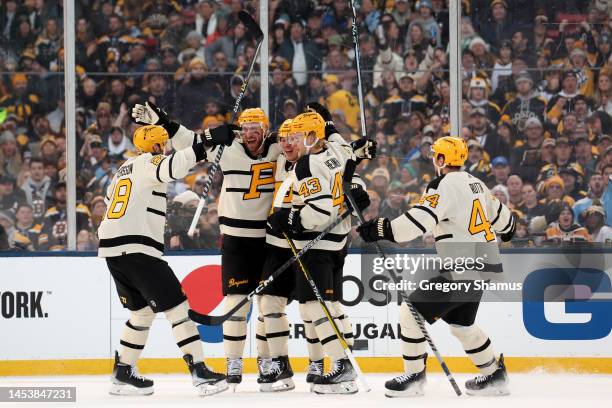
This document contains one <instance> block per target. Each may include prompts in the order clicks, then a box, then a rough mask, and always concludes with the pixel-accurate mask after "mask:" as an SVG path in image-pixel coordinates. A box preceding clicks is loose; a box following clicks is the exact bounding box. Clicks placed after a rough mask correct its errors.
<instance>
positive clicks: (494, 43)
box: [481, 0, 517, 50]
mask: <svg viewBox="0 0 612 408" xmlns="http://www.w3.org/2000/svg"><path fill="white" fill-rule="evenodd" d="M490 7H491V16H492V19H491V21H490V22H487V23H488V24H483V26H482V29H481V34H482V36H483V38H484V40H485V41H486V42H487V43H489V44H491V47H493V49H494V50H498V49H499V47H500V45H501V43H502V41H503V40H509V39H510V38H512V34H513V33H514V32H515V31H516V28H517V25H516V23H515V22H513V21H512V19H511V18H510V16H509V15H508V4H507V3H506V1H505V0H493V1H492V2H491V6H490Z"/></svg>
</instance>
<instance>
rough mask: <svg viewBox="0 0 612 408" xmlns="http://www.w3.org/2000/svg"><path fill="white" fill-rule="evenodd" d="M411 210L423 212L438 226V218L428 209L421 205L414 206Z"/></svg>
mask: <svg viewBox="0 0 612 408" xmlns="http://www.w3.org/2000/svg"><path fill="white" fill-rule="evenodd" d="M412 208H417V209H419V210H422V211H425V212H426V213H428V214H429V215H431V216H432V217H433V219H434V220H436V224H438V223H439V221H438V216H437V215H436V214H435V213H434V212H433V211H431V210H430V209H429V208H427V207H424V206H422V205H415V206H413V207H412Z"/></svg>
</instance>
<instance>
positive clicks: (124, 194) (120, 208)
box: [106, 178, 132, 220]
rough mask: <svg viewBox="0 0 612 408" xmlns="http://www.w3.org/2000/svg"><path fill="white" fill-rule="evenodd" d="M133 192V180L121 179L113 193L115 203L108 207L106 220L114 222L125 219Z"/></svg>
mask: <svg viewBox="0 0 612 408" xmlns="http://www.w3.org/2000/svg"><path fill="white" fill-rule="evenodd" d="M131 192H132V180H130V179H129V178H126V179H121V180H119V181H118V182H117V184H116V185H115V191H113V201H111V203H110V205H109V206H108V212H107V213H106V218H108V219H111V220H114V219H117V218H121V217H123V215H124V214H125V210H127V206H128V201H130V193H131Z"/></svg>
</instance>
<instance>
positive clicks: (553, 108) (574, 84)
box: [546, 70, 579, 125]
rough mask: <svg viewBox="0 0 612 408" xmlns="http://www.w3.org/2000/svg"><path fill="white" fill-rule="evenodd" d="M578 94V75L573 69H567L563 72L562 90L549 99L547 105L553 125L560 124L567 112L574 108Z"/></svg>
mask: <svg viewBox="0 0 612 408" xmlns="http://www.w3.org/2000/svg"><path fill="white" fill-rule="evenodd" d="M578 95H579V89H578V75H577V74H576V72H574V71H573V70H567V71H565V72H564V73H563V77H562V81H561V91H559V93H557V94H556V95H554V96H553V97H552V98H551V99H550V100H549V101H548V104H547V107H546V118H547V120H548V121H549V122H550V123H552V124H553V125H556V124H558V123H559V122H560V120H561V117H562V115H563V114H564V113H565V112H572V111H573V110H574V103H575V98H576V97H577V96H578Z"/></svg>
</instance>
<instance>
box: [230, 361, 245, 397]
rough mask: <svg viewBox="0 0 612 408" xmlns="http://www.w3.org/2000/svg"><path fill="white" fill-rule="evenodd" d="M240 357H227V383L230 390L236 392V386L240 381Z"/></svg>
mask: <svg viewBox="0 0 612 408" xmlns="http://www.w3.org/2000/svg"><path fill="white" fill-rule="evenodd" d="M242 365H243V363H242V359H241V358H228V359H227V378H226V381H227V384H228V385H229V386H230V387H231V388H232V392H236V386H237V385H238V384H240V383H241V382H242Z"/></svg>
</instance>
